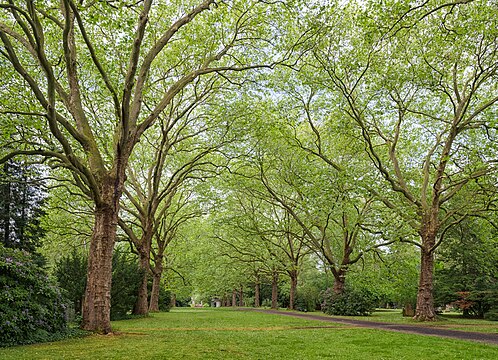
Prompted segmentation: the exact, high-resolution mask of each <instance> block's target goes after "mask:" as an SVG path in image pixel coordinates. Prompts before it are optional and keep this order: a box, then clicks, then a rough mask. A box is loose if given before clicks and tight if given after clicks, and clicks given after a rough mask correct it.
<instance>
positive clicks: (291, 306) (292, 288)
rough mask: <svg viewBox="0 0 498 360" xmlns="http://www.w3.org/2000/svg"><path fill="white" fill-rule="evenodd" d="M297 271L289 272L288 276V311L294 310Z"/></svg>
mask: <svg viewBox="0 0 498 360" xmlns="http://www.w3.org/2000/svg"><path fill="white" fill-rule="evenodd" d="M297 275H298V274H297V270H291V271H289V276H290V293H289V309H290V310H294V308H295V304H294V303H295V300H296V292H297Z"/></svg>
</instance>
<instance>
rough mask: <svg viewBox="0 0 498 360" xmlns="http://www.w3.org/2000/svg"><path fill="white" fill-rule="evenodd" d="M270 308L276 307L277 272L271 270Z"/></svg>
mask: <svg viewBox="0 0 498 360" xmlns="http://www.w3.org/2000/svg"><path fill="white" fill-rule="evenodd" d="M271 308H272V309H276V308H278V272H276V271H275V272H273V274H272V279H271Z"/></svg>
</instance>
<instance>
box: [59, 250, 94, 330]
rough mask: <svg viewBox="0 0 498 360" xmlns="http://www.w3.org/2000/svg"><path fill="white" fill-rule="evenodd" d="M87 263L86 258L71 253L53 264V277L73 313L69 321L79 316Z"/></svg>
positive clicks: (74, 252) (79, 254) (76, 253)
mask: <svg viewBox="0 0 498 360" xmlns="http://www.w3.org/2000/svg"><path fill="white" fill-rule="evenodd" d="M87 262H88V261H87V258H86V256H84V255H82V254H81V253H78V252H76V251H73V252H72V253H71V255H68V256H64V257H62V258H61V259H60V260H59V261H57V262H56V264H55V268H54V275H55V277H56V278H57V281H58V283H59V286H60V287H61V288H62V289H64V291H65V294H64V295H65V296H66V297H67V298H68V299H69V300H70V307H71V310H72V311H71V312H72V313H73V316H72V318H71V319H70V321H74V320H75V317H79V316H81V305H82V303H83V295H84V294H85V286H86V271H87Z"/></svg>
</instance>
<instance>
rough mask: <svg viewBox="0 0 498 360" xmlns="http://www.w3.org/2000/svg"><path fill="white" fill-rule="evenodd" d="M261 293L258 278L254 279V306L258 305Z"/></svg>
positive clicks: (259, 304)
mask: <svg viewBox="0 0 498 360" xmlns="http://www.w3.org/2000/svg"><path fill="white" fill-rule="evenodd" d="M260 293H261V284H260V283H259V280H256V284H255V285H254V306H255V307H260V306H261V302H260V300H259V299H260V297H261V295H260Z"/></svg>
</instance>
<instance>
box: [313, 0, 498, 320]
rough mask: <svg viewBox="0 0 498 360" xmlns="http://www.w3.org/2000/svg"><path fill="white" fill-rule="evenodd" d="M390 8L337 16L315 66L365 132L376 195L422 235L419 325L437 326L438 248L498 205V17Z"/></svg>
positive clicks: (477, 8)
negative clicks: (497, 181) (496, 193)
mask: <svg viewBox="0 0 498 360" xmlns="http://www.w3.org/2000/svg"><path fill="white" fill-rule="evenodd" d="M390 5H391V4H388V3H386V4H383V5H381V4H376V3H374V2H372V3H367V4H365V8H364V9H365V11H358V10H357V9H354V7H351V8H350V10H351V11H348V12H343V16H342V18H339V17H337V16H336V15H335V14H334V13H333V12H330V13H329V14H328V16H329V17H328V19H327V20H326V23H327V25H325V26H326V27H327V26H332V27H334V28H337V27H340V28H341V29H343V30H342V32H338V33H334V34H333V35H334V36H328V35H327V36H326V37H325V36H324V37H323V39H322V42H321V43H320V45H318V46H317V47H316V48H315V50H314V52H313V60H312V61H311V60H310V62H309V64H310V66H311V68H312V69H314V70H315V71H317V72H319V73H320V74H321V80H320V82H321V83H322V85H323V88H324V89H328V90H329V91H330V93H331V94H334V95H335V96H337V98H338V99H340V100H339V102H338V105H337V107H336V108H339V109H340V111H342V114H343V115H342V116H343V118H345V119H349V120H351V121H352V122H354V123H355V124H356V126H357V129H358V135H359V137H360V139H362V141H363V143H364V146H365V151H366V153H367V154H368V157H369V158H370V162H371V164H372V166H373V167H374V169H375V170H376V172H377V175H376V176H375V179H377V180H379V186H372V187H371V192H372V193H373V194H375V196H376V197H377V198H378V199H379V200H380V201H382V202H383V203H384V205H385V206H386V208H387V209H390V211H392V212H393V213H397V214H398V215H399V217H400V219H403V221H404V222H405V223H406V224H407V225H408V226H410V227H411V229H412V233H414V234H417V235H418V237H419V240H417V241H412V240H410V242H411V243H412V244H414V245H416V246H417V247H418V248H419V250H420V259H421V268H420V278H419V287H418V297H417V309H416V314H415V318H416V319H419V320H434V319H435V311H434V301H433V272H434V254H435V252H436V250H437V249H438V247H439V246H440V244H441V243H442V242H443V241H444V239H445V235H446V234H447V232H448V231H449V230H450V229H451V228H452V227H453V226H455V225H457V224H459V223H460V222H462V221H463V220H464V219H465V218H467V217H469V216H472V215H475V214H480V216H483V214H484V213H485V212H486V211H487V210H490V209H494V207H495V205H494V203H493V197H492V196H490V194H492V193H493V192H492V191H491V189H492V188H493V185H492V181H491V178H490V176H491V175H492V174H493V173H494V172H496V155H497V153H496V148H495V147H494V145H493V144H494V142H495V136H496V129H497V128H496V104H497V102H498V96H497V94H498V88H497V86H496V84H497V81H496V80H497V76H498V74H497V70H498V58H497V51H496V50H497V46H498V43H497V41H496V39H497V35H498V34H497V32H496V28H497V27H496V25H497V24H496V16H495V13H496V10H495V9H494V8H492V5H491V4H488V3H483V2H455V3H442V4H436V3H435V2H434V3H433V2H426V3H425V4H424V6H418V7H417V6H415V7H410V5H409V4H405V5H406V6H404V7H403V6H402V7H400V8H398V7H393V8H392V9H391V10H390V11H389V12H387V11H386V9H387V8H386V7H385V6H390ZM348 14H349V15H348ZM353 19H355V21H351V20H353ZM393 19H394V21H393ZM334 110H335V109H332V108H331V109H330V111H331V112H333V111H334ZM373 185H374V184H373ZM463 193H465V194H466V195H465V196H466V197H467V199H470V198H472V201H469V202H462V201H459V200H458V198H459V197H461V196H462V194H463Z"/></svg>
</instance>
